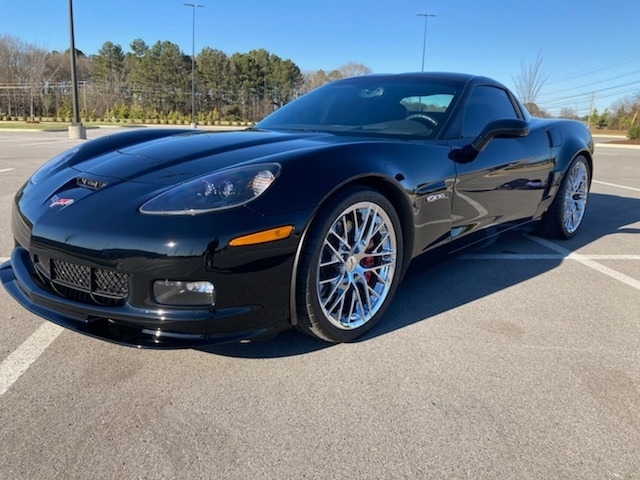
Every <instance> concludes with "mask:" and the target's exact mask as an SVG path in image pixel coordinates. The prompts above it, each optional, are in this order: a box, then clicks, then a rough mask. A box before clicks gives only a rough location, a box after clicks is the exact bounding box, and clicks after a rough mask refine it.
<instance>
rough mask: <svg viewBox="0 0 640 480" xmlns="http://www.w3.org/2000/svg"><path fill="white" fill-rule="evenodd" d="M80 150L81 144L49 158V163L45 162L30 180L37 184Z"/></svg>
mask: <svg viewBox="0 0 640 480" xmlns="http://www.w3.org/2000/svg"><path fill="white" fill-rule="evenodd" d="M78 150H80V146H77V147H73V148H70V149H69V150H65V151H64V152H62V153H59V154H58V155H56V156H55V157H53V158H52V159H51V160H49V161H48V162H47V163H45V164H44V165H43V166H42V167H40V168H39V169H38V170H37V171H36V173H34V174H33V175H32V176H31V178H30V179H29V181H30V182H31V183H32V184H34V185H35V184H36V183H38V182H40V181H41V180H43V179H45V178H47V177H49V176H50V175H51V174H52V173H54V171H55V170H56V169H58V168H59V167H61V166H64V164H65V163H67V160H69V159H70V158H71V157H73V156H74V155H75V154H76V153H78Z"/></svg>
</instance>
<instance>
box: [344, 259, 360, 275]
mask: <svg viewBox="0 0 640 480" xmlns="http://www.w3.org/2000/svg"><path fill="white" fill-rule="evenodd" d="M357 265H358V259H357V258H356V256H355V255H352V256H350V257H349V258H347V260H346V262H344V269H345V270H346V271H347V272H349V273H351V272H353V271H354V270H355V269H356V266H357Z"/></svg>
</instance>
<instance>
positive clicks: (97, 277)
mask: <svg viewBox="0 0 640 480" xmlns="http://www.w3.org/2000/svg"><path fill="white" fill-rule="evenodd" d="M32 260H33V264H34V266H35V269H36V271H37V272H38V274H39V276H40V279H41V280H42V281H43V282H44V283H45V284H46V285H47V286H49V288H50V289H51V290H52V291H53V292H55V293H57V294H58V295H60V296H62V297H65V298H68V299H70V300H74V301H78V302H83V303H90V304H95V305H101V306H114V307H116V306H121V305H124V303H125V301H126V299H127V296H128V295H129V275H126V274H124V273H119V272H115V271H113V270H105V269H101V268H91V267H87V266H85V265H78V264H75V263H69V262H64V261H62V260H57V259H50V258H47V257H43V256H34V257H33V259H32Z"/></svg>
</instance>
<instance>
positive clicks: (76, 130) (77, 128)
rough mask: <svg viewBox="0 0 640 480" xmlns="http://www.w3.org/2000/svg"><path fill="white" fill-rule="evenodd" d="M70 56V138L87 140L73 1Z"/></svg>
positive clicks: (70, 24)
mask: <svg viewBox="0 0 640 480" xmlns="http://www.w3.org/2000/svg"><path fill="white" fill-rule="evenodd" d="M68 5H69V39H70V41H69V43H70V48H69V55H70V57H71V91H72V104H73V119H72V120H71V125H70V126H69V138H71V139H73V140H79V139H85V138H87V133H86V131H85V128H84V127H83V126H82V123H81V122H80V114H79V113H78V79H77V76H76V43H75V40H74V35H73V0H69V3H68Z"/></svg>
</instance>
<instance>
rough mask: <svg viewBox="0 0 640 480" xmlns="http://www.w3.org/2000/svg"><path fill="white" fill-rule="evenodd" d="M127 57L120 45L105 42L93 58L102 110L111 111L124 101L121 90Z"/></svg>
mask: <svg viewBox="0 0 640 480" xmlns="http://www.w3.org/2000/svg"><path fill="white" fill-rule="evenodd" d="M124 60H125V56H124V52H123V51H122V47H121V46H120V45H114V44H113V43H111V42H105V43H104V44H103V45H102V47H101V48H100V50H99V51H98V54H97V55H96V56H95V57H93V58H92V63H93V75H92V79H93V82H94V83H95V87H96V89H97V91H98V93H99V96H100V100H101V102H100V103H101V104H100V105H96V106H97V107H98V108H99V109H100V110H106V112H107V117H109V116H110V115H109V110H110V109H111V108H112V107H113V106H114V105H115V104H116V103H118V102H120V101H124V98H123V96H122V95H121V88H122V86H123V83H124V80H125V61H124Z"/></svg>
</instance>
